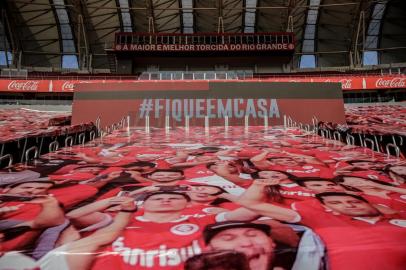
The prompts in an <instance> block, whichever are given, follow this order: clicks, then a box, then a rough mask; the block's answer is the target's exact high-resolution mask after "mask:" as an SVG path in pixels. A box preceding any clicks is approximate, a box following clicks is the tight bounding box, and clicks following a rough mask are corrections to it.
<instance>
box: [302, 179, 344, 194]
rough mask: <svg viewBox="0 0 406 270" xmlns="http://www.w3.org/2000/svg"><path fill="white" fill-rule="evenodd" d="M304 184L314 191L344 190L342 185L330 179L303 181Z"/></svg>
mask: <svg viewBox="0 0 406 270" xmlns="http://www.w3.org/2000/svg"><path fill="white" fill-rule="evenodd" d="M304 185H305V187H306V188H307V189H309V190H311V191H313V192H314V193H321V192H340V191H345V189H344V188H343V187H342V186H340V185H337V184H335V183H333V182H330V181H306V182H304Z"/></svg>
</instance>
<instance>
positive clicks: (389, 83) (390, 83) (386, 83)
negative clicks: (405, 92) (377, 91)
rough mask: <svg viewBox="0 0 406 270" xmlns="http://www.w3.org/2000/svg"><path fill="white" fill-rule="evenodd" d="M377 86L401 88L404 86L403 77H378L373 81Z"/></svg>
mask: <svg viewBox="0 0 406 270" xmlns="http://www.w3.org/2000/svg"><path fill="white" fill-rule="evenodd" d="M375 86H376V87H377V88H403V87H405V78H399V77H395V78H392V79H385V78H379V79H378V80H377V81H376V82H375Z"/></svg>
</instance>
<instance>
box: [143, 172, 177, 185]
mask: <svg viewBox="0 0 406 270" xmlns="http://www.w3.org/2000/svg"><path fill="white" fill-rule="evenodd" d="M148 178H149V179H151V180H153V181H156V182H172V181H175V180H180V179H182V178H183V175H182V174H181V173H180V172H159V171H158V172H154V173H152V174H150V175H149V176H148Z"/></svg>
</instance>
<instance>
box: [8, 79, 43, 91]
mask: <svg viewBox="0 0 406 270" xmlns="http://www.w3.org/2000/svg"><path fill="white" fill-rule="evenodd" d="M38 86H39V81H11V82H10V83H9V84H8V86H7V89H8V90H16V91H38Z"/></svg>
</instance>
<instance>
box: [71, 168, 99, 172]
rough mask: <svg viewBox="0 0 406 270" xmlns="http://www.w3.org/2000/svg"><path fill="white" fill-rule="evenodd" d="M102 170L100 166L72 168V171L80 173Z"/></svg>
mask: <svg viewBox="0 0 406 270" xmlns="http://www.w3.org/2000/svg"><path fill="white" fill-rule="evenodd" d="M101 170H102V168H100V167H83V168H76V169H73V171H74V172H80V173H99V172H100V171H101Z"/></svg>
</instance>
